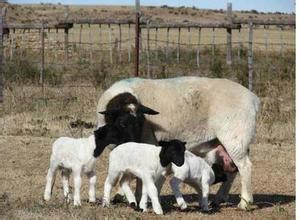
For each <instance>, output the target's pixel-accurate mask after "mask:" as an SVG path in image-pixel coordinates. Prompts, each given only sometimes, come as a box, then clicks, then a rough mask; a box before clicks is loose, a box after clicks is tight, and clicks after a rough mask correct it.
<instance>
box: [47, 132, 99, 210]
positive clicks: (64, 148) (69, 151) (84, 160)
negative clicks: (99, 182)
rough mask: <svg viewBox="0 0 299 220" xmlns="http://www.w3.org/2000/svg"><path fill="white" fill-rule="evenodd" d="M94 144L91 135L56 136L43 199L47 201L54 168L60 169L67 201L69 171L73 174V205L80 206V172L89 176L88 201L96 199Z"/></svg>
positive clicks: (93, 138) (68, 197)
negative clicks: (82, 136) (75, 137)
mask: <svg viewBox="0 0 299 220" xmlns="http://www.w3.org/2000/svg"><path fill="white" fill-rule="evenodd" d="M95 148H96V145H95V137H94V135H91V136H90V137H88V138H80V139H74V138H69V137H61V138H58V139H57V140H56V141H55V142H54V143H53V150H52V155H51V159H50V168H49V170H48V174H47V184H46V189H45V193H44V199H45V200H46V201H49V200H50V198H51V191H52V189H51V188H52V179H53V176H54V175H55V172H56V169H57V168H58V167H59V168H60V169H62V172H61V176H62V183H63V194H64V196H65V198H66V199H67V201H68V202H69V200H70V196H69V175H70V171H71V172H72V173H73V175H74V205H75V206H80V205H81V200H80V187H81V172H83V173H85V174H86V175H87V177H88V178H89V193H88V194H89V202H92V203H94V202H95V201H96V195H95V184H96V175H95V163H96V158H95V157H94V156H93V153H94V150H95Z"/></svg>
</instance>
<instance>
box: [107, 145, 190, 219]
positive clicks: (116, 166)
mask: <svg viewBox="0 0 299 220" xmlns="http://www.w3.org/2000/svg"><path fill="white" fill-rule="evenodd" d="M184 151H185V143H184V142H181V141H178V140H173V141H170V144H169V145H167V146H165V147H164V146H163V147H159V146H158V147H157V146H155V145H151V144H140V143H135V142H129V143H125V144H122V145H119V146H118V147H117V148H115V149H114V150H113V151H112V152H111V153H110V156H109V168H108V176H107V178H106V181H105V185H104V196H103V206H104V207H105V206H109V204H110V193H111V189H112V186H113V185H114V184H115V183H116V181H117V179H118V177H119V176H121V175H122V177H121V180H120V185H121V188H122V190H123V192H124V193H125V195H126V197H127V199H128V201H129V203H130V204H132V203H135V205H136V204H137V203H136V199H135V196H134V194H133V193H132V191H131V189H130V187H129V185H128V181H129V179H130V178H131V176H132V175H134V176H136V177H138V178H140V179H141V180H142V186H143V187H142V198H141V201H140V205H139V206H140V208H141V209H143V211H146V209H147V204H146V203H147V195H148V196H149V197H150V198H151V201H152V205H153V209H154V212H155V213H156V214H163V210H162V208H161V205H160V203H159V198H158V191H157V188H156V186H155V181H156V180H157V179H159V178H160V176H161V175H164V174H165V173H166V172H167V167H168V165H170V164H171V163H172V164H175V165H177V166H181V165H183V164H184Z"/></svg>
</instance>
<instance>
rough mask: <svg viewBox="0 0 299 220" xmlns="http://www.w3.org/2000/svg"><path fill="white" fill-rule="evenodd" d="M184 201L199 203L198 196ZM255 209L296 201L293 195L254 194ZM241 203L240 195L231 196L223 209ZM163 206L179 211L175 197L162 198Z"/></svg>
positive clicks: (191, 208) (186, 197)
mask: <svg viewBox="0 0 299 220" xmlns="http://www.w3.org/2000/svg"><path fill="white" fill-rule="evenodd" d="M209 198H210V200H211V201H213V200H214V198H215V195H213V194H210V197H209ZM184 199H185V201H186V202H187V203H194V202H196V203H197V202H198V195H197V194H186V195H184ZM253 199H254V205H255V208H254V209H264V208H268V207H273V206H275V205H284V204H288V203H291V202H294V201H295V196H292V195H280V194H254V195H253ZM239 201H240V197H239V195H238V194H230V196H229V200H228V202H227V203H225V204H222V205H221V207H220V209H221V208H224V207H237V205H238V203H239ZM161 203H162V204H161V205H162V206H163V210H164V211H165V212H170V211H173V210H179V208H178V207H176V206H174V204H176V201H175V197H174V196H173V195H165V196H161ZM198 210H199V208H198V205H193V206H192V205H191V206H189V207H188V209H187V210H186V211H188V212H192V211H198ZM218 211H219V209H215V210H213V212H218Z"/></svg>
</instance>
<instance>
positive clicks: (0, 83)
mask: <svg viewBox="0 0 299 220" xmlns="http://www.w3.org/2000/svg"><path fill="white" fill-rule="evenodd" d="M0 13H1V14H0V103H3V100H4V97H3V90H4V72H3V24H4V16H5V8H2V9H1V12H0Z"/></svg>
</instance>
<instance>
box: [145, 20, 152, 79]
mask: <svg viewBox="0 0 299 220" xmlns="http://www.w3.org/2000/svg"><path fill="white" fill-rule="evenodd" d="M149 22H150V21H149V20H147V22H146V29H147V48H146V63H147V78H151V76H150V29H149Z"/></svg>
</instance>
